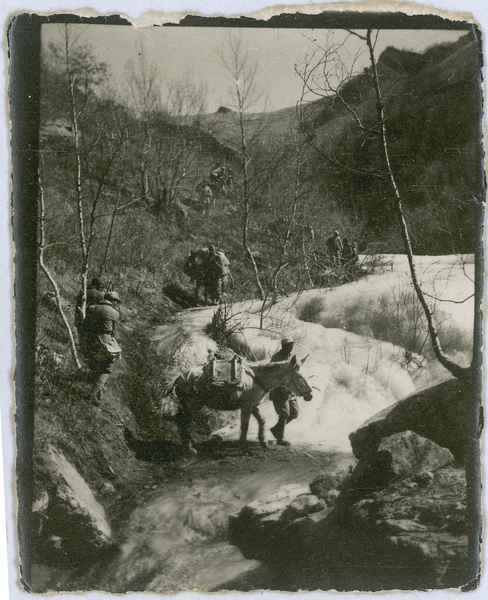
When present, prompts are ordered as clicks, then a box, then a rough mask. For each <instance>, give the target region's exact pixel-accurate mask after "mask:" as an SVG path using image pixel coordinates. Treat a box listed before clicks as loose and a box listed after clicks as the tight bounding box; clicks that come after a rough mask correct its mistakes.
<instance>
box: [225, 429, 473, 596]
mask: <svg viewBox="0 0 488 600" xmlns="http://www.w3.org/2000/svg"><path fill="white" fill-rule="evenodd" d="M338 488H340V489H338ZM310 491H311V492H312V493H304V492H302V493H300V494H298V495H295V494H290V493H289V492H290V490H284V489H282V490H280V491H279V492H278V493H275V495H274V497H273V498H265V499H262V500H261V501H260V502H257V503H254V504H252V505H249V506H246V507H244V508H243V509H242V510H241V511H240V513H239V514H237V515H233V516H232V517H230V520H229V540H230V542H231V543H233V544H235V545H238V546H239V548H240V549H241V550H242V552H243V553H244V555H245V556H246V558H254V559H258V560H262V561H266V562H268V563H270V564H272V565H273V568H274V569H275V570H276V571H278V572H279V574H280V575H279V576H280V578H281V581H282V583H283V589H286V590H294V589H303V590H313V589H321V590H329V589H336V590H342V591H348V590H364V591H374V590H388V589H404V590H413V589H419V590H420V589H432V588H445V587H461V586H463V585H464V584H466V583H467V582H468V581H469V579H470V578H471V577H472V576H473V574H472V573H471V571H472V570H473V565H471V566H470V565H469V564H468V560H467V557H468V550H467V549H468V527H467V522H466V518H465V510H466V481H465V474H464V470H463V469H461V468H459V467H456V466H455V465H454V457H453V455H452V453H451V452H450V451H449V450H448V449H446V448H442V447H440V446H438V445H437V444H435V443H434V442H432V441H431V440H429V439H426V438H423V437H421V436H419V435H417V434H415V433H413V432H412V431H404V432H401V433H395V434H394V435H392V436H389V437H388V438H386V439H384V440H382V441H381V442H380V443H379V444H378V445H377V446H376V448H375V450H374V451H373V452H372V453H371V454H370V455H369V456H368V457H367V458H364V459H362V460H360V461H359V463H358V464H357V465H356V467H355V469H354V470H353V471H352V473H351V474H350V476H349V477H345V478H341V477H337V476H331V475H328V474H326V473H324V474H323V475H321V476H319V477H318V478H316V479H315V480H314V481H313V482H312V483H311V484H310ZM287 497H288V501H287Z"/></svg>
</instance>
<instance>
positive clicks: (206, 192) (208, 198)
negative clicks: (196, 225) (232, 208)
mask: <svg viewBox="0 0 488 600" xmlns="http://www.w3.org/2000/svg"><path fill="white" fill-rule="evenodd" d="M197 191H198V201H199V204H200V207H201V210H202V212H203V214H205V213H207V212H208V211H211V209H212V205H213V192H212V190H211V188H210V186H209V184H208V182H207V181H202V182H201V183H200V184H199V185H198V188H197Z"/></svg>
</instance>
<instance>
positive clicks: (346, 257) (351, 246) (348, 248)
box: [342, 238, 359, 269]
mask: <svg viewBox="0 0 488 600" xmlns="http://www.w3.org/2000/svg"><path fill="white" fill-rule="evenodd" d="M342 258H343V261H344V263H345V265H346V266H347V267H348V268H349V269H354V268H355V267H356V265H357V263H358V260H359V257H358V248H357V244H356V242H350V241H349V240H348V239H347V238H344V242H343V251H342Z"/></svg>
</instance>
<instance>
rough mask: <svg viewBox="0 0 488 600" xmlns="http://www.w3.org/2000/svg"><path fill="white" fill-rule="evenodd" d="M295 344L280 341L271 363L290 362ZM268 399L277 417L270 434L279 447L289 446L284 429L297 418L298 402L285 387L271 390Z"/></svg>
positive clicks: (290, 340) (283, 340) (284, 340)
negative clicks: (278, 348)
mask: <svg viewBox="0 0 488 600" xmlns="http://www.w3.org/2000/svg"><path fill="white" fill-rule="evenodd" d="M294 345H295V342H294V341H293V340H292V339H291V338H283V339H282V340H281V350H278V352H276V353H275V354H273V356H272V357H271V362H282V361H285V360H290V358H291V355H292V352H293V346H294ZM269 399H270V400H271V401H272V402H273V406H274V409H275V411H276V414H277V415H278V422H277V423H276V425H274V427H271V428H270V431H271V433H272V434H273V435H274V437H275V438H276V439H277V443H278V444H279V445H280V446H289V445H290V442H287V441H286V440H285V439H284V437H285V427H286V424H287V423H290V421H293V419H296V418H297V417H298V402H297V398H296V396H295V394H294V393H293V392H290V391H289V390H288V389H287V388H286V387H283V386H280V387H276V388H274V389H272V390H271V391H270V393H269Z"/></svg>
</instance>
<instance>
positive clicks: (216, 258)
mask: <svg viewBox="0 0 488 600" xmlns="http://www.w3.org/2000/svg"><path fill="white" fill-rule="evenodd" d="M229 274H230V262H229V259H228V258H227V256H225V254H224V253H223V252H221V251H218V250H217V249H216V248H215V246H214V245H213V244H209V246H208V259H207V276H208V291H209V296H210V301H211V302H213V303H214V304H219V303H220V302H221V301H222V293H223V291H224V284H225V281H226V280H227V278H228V276H229Z"/></svg>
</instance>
